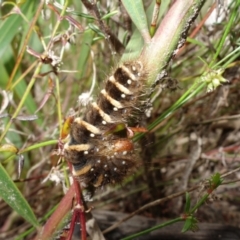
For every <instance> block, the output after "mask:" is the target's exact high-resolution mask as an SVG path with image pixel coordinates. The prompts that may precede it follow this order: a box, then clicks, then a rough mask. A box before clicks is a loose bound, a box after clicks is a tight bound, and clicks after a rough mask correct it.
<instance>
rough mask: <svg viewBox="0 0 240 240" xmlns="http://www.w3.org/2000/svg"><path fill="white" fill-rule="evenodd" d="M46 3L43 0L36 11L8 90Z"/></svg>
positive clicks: (9, 81)
mask: <svg viewBox="0 0 240 240" xmlns="http://www.w3.org/2000/svg"><path fill="white" fill-rule="evenodd" d="M44 3H45V1H44V0H42V1H41V2H40V4H39V6H38V8H37V11H36V13H35V16H34V18H33V20H32V21H31V24H30V27H29V29H28V33H27V35H26V37H25V40H24V43H23V46H22V49H21V51H20V53H19V56H18V58H17V62H16V64H15V66H14V68H13V71H12V73H11V76H10V78H9V80H8V84H7V87H6V89H7V90H8V89H10V88H11V85H12V80H13V78H14V77H15V74H16V72H17V70H18V67H19V65H20V63H21V62H22V58H23V55H24V53H25V49H26V46H27V44H28V41H29V38H30V36H31V34H32V30H33V28H34V26H35V23H36V22H37V19H38V17H39V15H40V14H41V11H42V8H43V5H44Z"/></svg>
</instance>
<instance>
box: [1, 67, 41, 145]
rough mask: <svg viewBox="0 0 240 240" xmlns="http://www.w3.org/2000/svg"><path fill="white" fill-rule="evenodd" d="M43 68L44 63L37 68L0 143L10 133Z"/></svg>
mask: <svg viewBox="0 0 240 240" xmlns="http://www.w3.org/2000/svg"><path fill="white" fill-rule="evenodd" d="M41 66H42V63H38V65H37V68H36V69H35V72H34V74H33V76H34V77H32V79H31V81H30V82H29V84H28V86H27V88H26V91H25V92H24V94H23V96H22V98H21V101H20V103H19V104H18V106H17V109H16V110H15V112H14V113H13V115H12V118H11V119H10V120H9V122H8V123H7V125H6V127H5V128H4V131H3V133H2V135H1V137H0V142H1V141H2V140H3V138H4V136H5V135H6V133H7V132H8V130H9V128H10V126H11V124H12V119H14V118H16V117H17V115H18V113H19V112H20V110H21V108H22V106H23V104H24V102H25V100H26V98H27V96H28V94H29V92H30V90H31V89H32V86H33V85H34V83H35V81H36V77H35V76H37V75H38V73H39V72H40V68H41Z"/></svg>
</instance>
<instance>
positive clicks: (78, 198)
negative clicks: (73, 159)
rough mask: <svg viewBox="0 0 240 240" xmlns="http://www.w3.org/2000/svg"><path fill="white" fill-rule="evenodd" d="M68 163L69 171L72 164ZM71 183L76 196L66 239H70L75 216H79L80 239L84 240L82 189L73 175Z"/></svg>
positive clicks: (84, 222)
mask: <svg viewBox="0 0 240 240" xmlns="http://www.w3.org/2000/svg"><path fill="white" fill-rule="evenodd" d="M68 165H69V169H70V171H72V164H70V163H69V162H68ZM73 185H74V189H75V197H76V202H77V204H76V206H75V208H74V212H73V216H72V221H71V225H70V231H69V236H68V240H71V237H72V234H73V230H74V226H75V222H76V221H77V216H79V218H80V226H81V229H80V231H81V240H86V239H87V231H86V218H85V209H84V204H83V197H82V191H81V186H80V184H79V181H78V180H76V178H74V177H73Z"/></svg>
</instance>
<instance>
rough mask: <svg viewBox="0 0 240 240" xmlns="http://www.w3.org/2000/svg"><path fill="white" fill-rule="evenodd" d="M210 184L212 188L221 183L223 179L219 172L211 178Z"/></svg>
mask: <svg viewBox="0 0 240 240" xmlns="http://www.w3.org/2000/svg"><path fill="white" fill-rule="evenodd" d="M211 181H212V185H213V187H214V188H217V187H218V186H219V185H221V184H222V182H223V179H222V178H221V175H220V174H219V173H216V174H214V175H213V176H212V178H211Z"/></svg>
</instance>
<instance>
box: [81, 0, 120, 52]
mask: <svg viewBox="0 0 240 240" xmlns="http://www.w3.org/2000/svg"><path fill="white" fill-rule="evenodd" d="M82 3H83V4H84V6H85V7H86V8H87V10H88V11H89V13H90V14H92V15H93V16H94V17H95V18H96V19H97V21H98V25H99V28H100V29H101V30H102V31H103V33H104V34H105V36H106V38H107V39H108V40H109V42H110V44H111V45H112V47H113V48H114V50H115V51H116V52H117V53H119V54H121V53H122V52H123V51H124V46H123V44H122V43H121V42H120V41H119V39H118V38H117V37H116V36H115V35H114V34H113V33H112V32H111V31H110V29H109V27H108V26H106V24H105V23H104V22H103V20H102V19H101V15H100V13H99V11H98V8H97V5H96V3H94V2H91V3H90V2H89V1H87V0H82Z"/></svg>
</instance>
